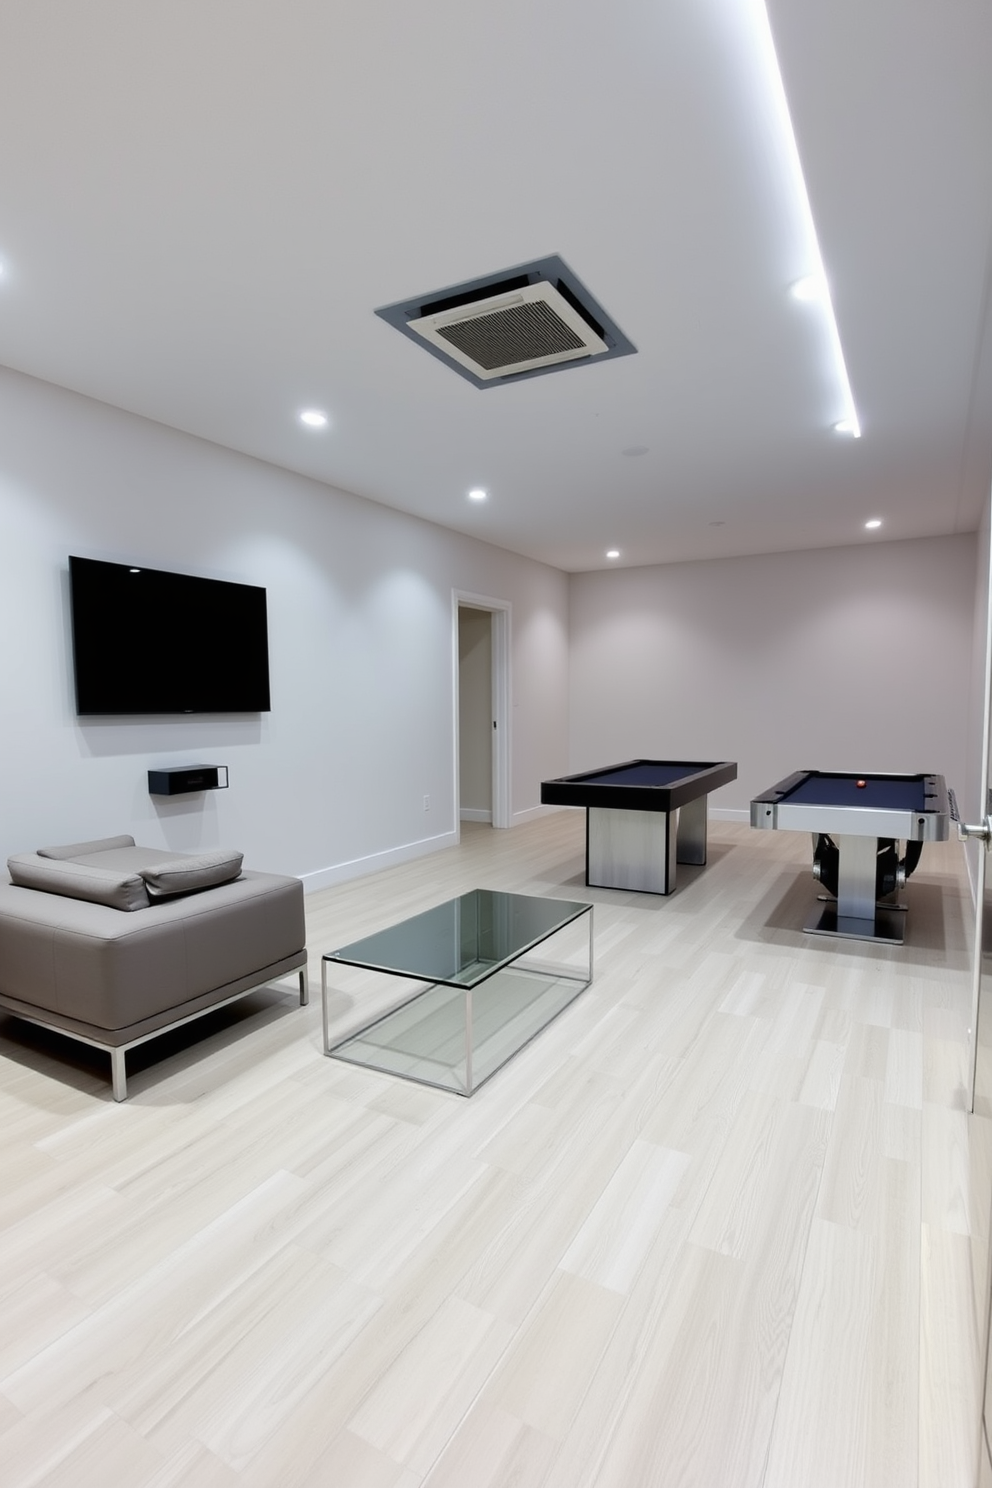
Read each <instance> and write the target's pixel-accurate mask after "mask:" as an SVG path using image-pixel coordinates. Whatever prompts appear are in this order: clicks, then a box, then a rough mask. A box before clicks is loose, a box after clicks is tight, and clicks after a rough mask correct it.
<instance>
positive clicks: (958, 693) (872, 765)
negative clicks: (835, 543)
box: [569, 533, 976, 817]
mask: <svg viewBox="0 0 992 1488" xmlns="http://www.w3.org/2000/svg"><path fill="white" fill-rule="evenodd" d="M975 585H976V538H975V535H974V534H972V533H965V534H962V535H960V536H952V537H941V538H927V539H920V540H914V541H908V542H879V541H877V539H867V540H865V541H864V542H860V543H858V544H857V545H856V546H851V547H845V548H821V549H815V550H811V551H806V552H798V553H776V554H768V555H762V556H758V557H747V558H727V559H720V560H717V561H712V562H702V563H680V564H668V565H664V566H657V567H649V568H638V569H628V570H612V571H609V572H600V573H587V574H576V575H573V576H572V579H571V581H570V590H569V592H570V621H569V635H570V714H569V740H570V757H569V769H570V770H572V771H576V770H585V769H591V768H593V767H594V766H596V765H605V764H609V763H611V762H612V761H614V760H623V759H630V758H633V757H636V756H653V757H659V758H674V759H708V760H719V759H732V760H736V761H737V762H738V765H739V774H738V779H737V780H736V781H735V782H734V783H733V784H732V785H728V786H724V787H723V789H722V790H720V791H718V792H716V793H715V794H714V797H713V807H714V808H715V810H716V811H717V812H718V813H719V812H721V811H722V812H724V813H727V814H729V815H732V816H741V817H744V816H745V815H746V812H747V806H748V803H749V801H750V799H751V797H752V796H753V795H755V794H757V793H758V792H760V791H761V790H763V789H765V788H767V787H768V786H770V785H773V784H774V783H775V782H776V781H777V780H779V779H781V778H782V777H783V776H785V775H788V774H790V773H791V772H792V771H793V770H799V769H823V770H831V769H837V770H866V771H873V770H880V771H885V770H893V771H907V772H916V771H934V772H937V773H940V774H944V775H946V777H947V780H948V784H950V785H952V786H955V785H956V786H958V788H959V789H962V788H963V782H964V780H965V762H966V755H967V731H968V715H969V700H970V694H971V691H972V688H973V679H972V654H973V643H974V615H975Z"/></svg>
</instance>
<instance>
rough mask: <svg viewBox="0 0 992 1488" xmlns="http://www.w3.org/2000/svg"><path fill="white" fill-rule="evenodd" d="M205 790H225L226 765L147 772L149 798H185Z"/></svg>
mask: <svg viewBox="0 0 992 1488" xmlns="http://www.w3.org/2000/svg"><path fill="white" fill-rule="evenodd" d="M205 790H227V766H226V765H179V766H176V767H174V768H170V769H167V770H149V771H148V794H149V795H151V796H186V795H189V794H190V793H191V792H192V791H205Z"/></svg>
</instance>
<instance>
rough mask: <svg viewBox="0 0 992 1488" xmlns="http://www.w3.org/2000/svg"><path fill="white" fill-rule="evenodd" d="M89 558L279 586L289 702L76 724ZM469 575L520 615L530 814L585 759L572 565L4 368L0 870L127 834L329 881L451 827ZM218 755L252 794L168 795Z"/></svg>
mask: <svg viewBox="0 0 992 1488" xmlns="http://www.w3.org/2000/svg"><path fill="white" fill-rule="evenodd" d="M70 553H78V554H81V555H83V556H85V557H97V558H106V559H110V560H113V561H132V562H141V563H144V564H146V565H150V566H154V567H164V568H176V569H180V570H183V571H186V572H191V573H200V574H206V575H209V576H212V577H217V578H227V579H236V580H241V581H244V582H247V583H252V584H262V585H264V586H265V587H266V589H267V591H268V605H269V632H270V635H269V639H270V662H271V673H272V712H271V713H268V714H262V715H255V716H239V717H237V718H223V717H188V718H174V719H165V718H160V719H149V720H127V719H111V720H92V719H90V720H86V719H78V718H77V717H76V716H75V712H74V706H73V699H72V675H71V650H70V631H69V623H68V606H67V599H68V575H67V564H66V560H67V557H68V555H69V554H70ZM456 588H457V589H461V590H466V591H470V592H473V593H482V594H489V595H493V596H496V597H499V598H500V599H505V600H506V601H508V602H509V603H510V604H511V606H512V629H511V647H512V651H511V675H512V689H513V691H512V703H513V711H512V717H511V732H512V748H513V755H512V758H513V777H512V780H511V800H512V807H513V812H514V815H515V816H516V817H517V818H518V819H519V818H520V817H522V816H526V815H528V814H530V813H531V812H534V811H537V810H539V809H540V807H539V805H538V802H539V793H540V781H541V779H542V778H543V777H544V776H546V775H553V774H560V773H561V772H562V770H563V769H564V767H565V763H566V758H567V735H566V726H567V716H566V696H567V695H566V687H567V634H566V623H567V581H566V578H565V576H564V575H563V574H560V573H558V572H557V571H556V570H554V569H550V568H547V567H545V566H543V565H540V564H537V563H533V562H530V561H529V560H527V559H524V558H520V557H518V556H517V555H514V554H511V553H507V552H505V551H503V550H502V549H499V548H494V547H491V546H489V545H488V544H485V543H481V542H477V541H474V540H472V539H470V538H466V537H461V536H459V535H457V534H454V533H451V532H447V531H445V530H444V529H442V528H439V527H435V526H432V525H431V524H429V523H426V522H422V521H419V520H417V519H416V518H413V517H407V516H405V515H402V514H400V513H397V512H394V511H392V510H389V509H387V508H386V507H382V506H378V505H376V504H374V503H372V502H367V501H363V500H360V499H359V498H357V497H353V496H349V495H347V494H345V493H342V492H339V491H335V490H333V489H330V488H328V487H326V486H323V485H320V484H319V483H317V482H314V481H312V480H308V479H305V478H303V477H301V476H295V475H292V474H289V473H287V472H285V471H282V470H278V469H276V468H274V467H272V466H268V465H265V464H263V463H261V462H259V461H256V460H251V459H248V458H247V457H244V456H241V455H237V454H234V453H232V452H231V451H228V450H225V449H221V448H219V447H218V446H216V445H211V444H208V443H205V442H204V441H202V440H197V439H193V438H190V437H188V436H186V435H183V434H179V433H177V432H176V431H174V430H171V429H167V428H165V427H163V426H162V425H159V424H154V423H151V422H149V421H147V420H144V419H140V418H136V417H134V416H132V415H130V414H126V413H123V412H121V411H119V410H117V409H113V408H110V407H108V406H106V405H104V404H100V403H96V402H93V401H91V400H89V399H86V398H82V397H79V396H77V395H75V394H73V393H69V392H66V391H65V390H63V389H59V388H55V387H52V386H50V385H48V384H45V383H42V382H38V381H35V380H34V379H31V378H27V377H22V376H20V375H18V374H16V373H13V372H9V371H5V370H0V634H2V637H3V645H2V650H0V697H2V698H3V707H4V719H3V727H2V728H0V780H2V781H3V787H2V791H3V794H2V815H0V855H2V856H0V861H2V860H3V859H5V858H6V857H7V856H8V855H9V854H10V853H12V852H16V851H24V850H26V849H31V848H35V847H38V846H40V845H43V844H45V843H49V842H59V841H70V840H76V839H80V838H87V837H93V836H102V835H105V834H107V833H113V832H121V831H126V832H131V833H133V835H134V836H135V837H136V839H137V840H138V841H139V842H144V843H147V844H148V845H151V846H167V847H170V848H174V849H177V850H190V851H193V850H196V849H198V848H202V847H208V846H214V845H217V844H221V845H224V844H226V845H230V846H233V847H238V848H241V849H242V850H243V851H244V852H245V855H246V862H247V863H248V865H249V866H254V867H258V868H265V869H270V870H272V871H281V872H288V873H296V874H300V875H302V876H304V877H306V878H307V880H308V885H309V886H311V887H313V886H316V885H319V884H322V883H327V882H332V881H334V880H335V879H337V878H343V877H347V876H351V875H353V874H355V873H357V872H362V871H367V870H370V869H372V868H374V867H379V866H381V865H382V864H384V863H387V862H390V861H395V860H398V859H399V858H401V857H404V856H411V855H415V854H416V853H419V852H422V851H428V850H430V848H431V847H432V846H438V845H443V844H444V843H446V842H450V841H453V840H454V839H455V835H456V833H457V803H456V801H455V770H454V737H455V730H454V726H453V715H452V709H453V685H454V675H455V671H454V664H453V659H454V657H455V654H456V653H455V643H456V642H455V636H454V635H453V621H452V614H453V611H452V591H453V590H454V589H456ZM156 644H157V638H156V636H154V635H150V636H149V637H148V652H149V663H150V664H154V653H155V648H156ZM201 762H202V763H219V764H227V765H228V766H229V767H230V771H231V788H230V789H229V790H228V791H223V792H209V793H206V794H203V795H198V796H191V797H180V798H177V799H176V800H174V801H162V800H157V799H153V798H151V797H150V796H149V795H148V792H147V780H146V772H147V770H148V768H149V767H150V766H153V765H170V764H186V763H191V764H192V763H201ZM425 795H429V796H430V798H431V810H430V812H429V813H425V812H424V809H423V799H424V796H425Z"/></svg>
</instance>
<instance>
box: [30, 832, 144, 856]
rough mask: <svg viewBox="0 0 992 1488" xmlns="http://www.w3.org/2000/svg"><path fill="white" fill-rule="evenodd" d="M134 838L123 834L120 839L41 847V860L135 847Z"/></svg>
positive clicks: (98, 838)
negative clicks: (115, 848)
mask: <svg viewBox="0 0 992 1488" xmlns="http://www.w3.org/2000/svg"><path fill="white" fill-rule="evenodd" d="M133 846H134V838H133V837H128V836H127V834H126V833H123V832H122V833H121V835H120V836H119V837H96V838H94V839H93V841H92V842H70V843H68V844H67V846H65V847H39V849H38V856H39V858H56V859H59V860H61V859H63V858H81V857H84V856H85V855H86V853H96V852H106V851H107V849H108V848H112V847H133Z"/></svg>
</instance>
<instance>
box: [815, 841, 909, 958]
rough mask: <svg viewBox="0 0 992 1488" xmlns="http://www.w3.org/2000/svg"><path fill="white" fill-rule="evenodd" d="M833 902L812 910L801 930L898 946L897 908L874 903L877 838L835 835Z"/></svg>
mask: <svg viewBox="0 0 992 1488" xmlns="http://www.w3.org/2000/svg"><path fill="white" fill-rule="evenodd" d="M836 841H837V847H838V851H839V853H840V861H839V864H838V869H837V902H836V904H826V905H824V907H823V908H822V909H819V908H817V909H815V910H814V911H813V913H812V915H811V916H810V917H809V919H808V920H807V921H806V924H805V925H804V926H803V929H804V930H805V931H806V932H807V934H809V935H840V936H843V937H845V938H846V939H849V940H880V941H885V942H887V943H888V944H896V945H902V940H903V925H904V923H905V922H904V920H903V917H902V915H901V913H900V912H899V911H893V910H891V909H886V908H884V907H881V906H879V905H878V904H876V902H875V877H876V870H877V862H878V839H877V837H855V836H838V837H837V839H836Z"/></svg>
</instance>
